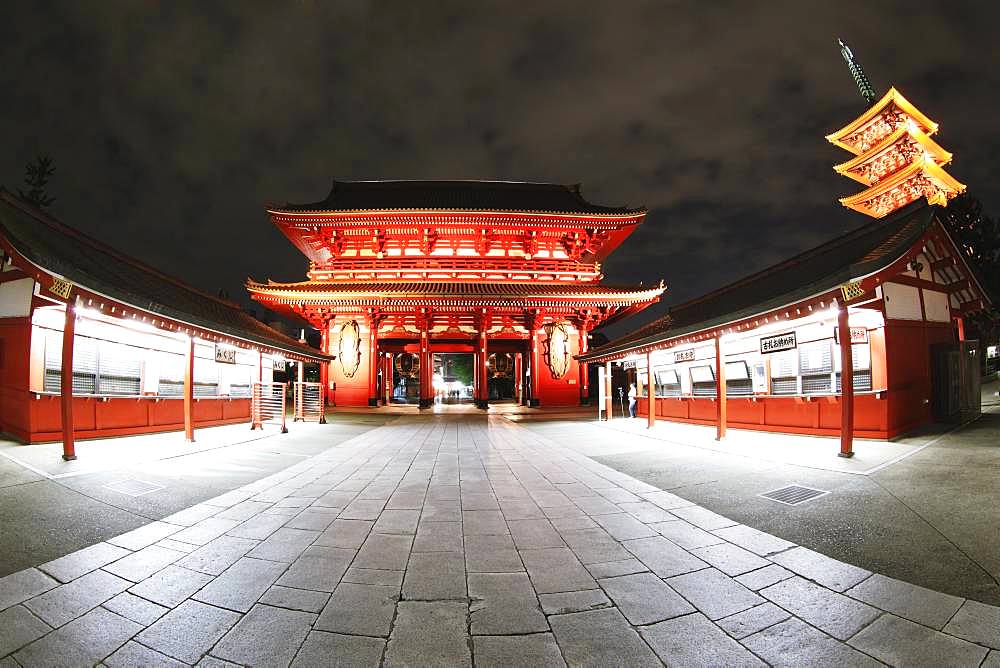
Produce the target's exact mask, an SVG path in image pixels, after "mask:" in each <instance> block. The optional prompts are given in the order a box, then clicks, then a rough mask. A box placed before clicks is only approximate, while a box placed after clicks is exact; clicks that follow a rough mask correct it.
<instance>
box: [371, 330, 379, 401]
mask: <svg viewBox="0 0 1000 668" xmlns="http://www.w3.org/2000/svg"><path fill="white" fill-rule="evenodd" d="M378 327H379V319H378V318H377V317H375V316H372V317H371V318H369V320H368V405H369V406H378V372H379V368H378V357H379V355H378Z"/></svg>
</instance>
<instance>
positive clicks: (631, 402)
mask: <svg viewBox="0 0 1000 668" xmlns="http://www.w3.org/2000/svg"><path fill="white" fill-rule="evenodd" d="M636 394H637V392H636V389H635V383H630V384H629V386H628V415H629V417H635V406H636V399H635V397H636Z"/></svg>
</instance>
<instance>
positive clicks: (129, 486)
mask: <svg viewBox="0 0 1000 668" xmlns="http://www.w3.org/2000/svg"><path fill="white" fill-rule="evenodd" d="M104 487H105V489H110V490H111V491H112V492H119V493H121V494H128V495H129V496H142V495H143V494H149V493H150V492H155V491H157V490H160V489H166V488H165V487H164V486H163V485H156V484H154V483H151V482H146V481H145V480H132V479H129V480H119V481H118V482H112V483H109V484H107V485H105V486H104Z"/></svg>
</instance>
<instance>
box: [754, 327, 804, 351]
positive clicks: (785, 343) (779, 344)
mask: <svg viewBox="0 0 1000 668" xmlns="http://www.w3.org/2000/svg"><path fill="white" fill-rule="evenodd" d="M797 346H798V344H797V343H796V341H795V332H787V333H785V334H775V335H774V336H765V337H763V338H761V340H760V354H761V355H766V354H767V353H780V352H781V351H783V350H792V349H794V348H796V347H797Z"/></svg>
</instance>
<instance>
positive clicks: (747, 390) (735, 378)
mask: <svg viewBox="0 0 1000 668" xmlns="http://www.w3.org/2000/svg"><path fill="white" fill-rule="evenodd" d="M751 394H753V382H752V381H751V380H750V367H748V366H747V363H746V361H745V360H737V361H735V362H726V395H727V396H728V395H732V396H734V397H739V396H748V395H751Z"/></svg>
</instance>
